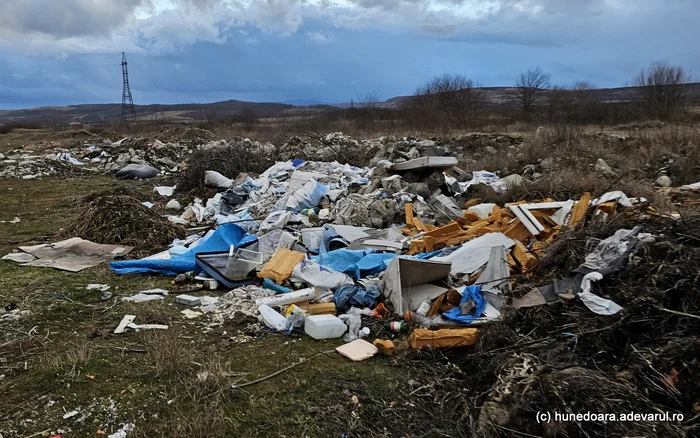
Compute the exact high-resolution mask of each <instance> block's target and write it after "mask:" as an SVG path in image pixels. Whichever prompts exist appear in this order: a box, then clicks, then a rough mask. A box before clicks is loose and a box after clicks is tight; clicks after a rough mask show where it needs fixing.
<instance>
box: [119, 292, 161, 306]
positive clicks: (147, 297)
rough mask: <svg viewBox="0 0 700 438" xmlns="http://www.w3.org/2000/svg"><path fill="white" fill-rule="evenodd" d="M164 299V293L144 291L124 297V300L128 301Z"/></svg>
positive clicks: (143, 301) (138, 301)
mask: <svg viewBox="0 0 700 438" xmlns="http://www.w3.org/2000/svg"><path fill="white" fill-rule="evenodd" d="M162 299H164V297H163V295H158V294H145V293H143V292H139V293H137V294H136V295H132V296H130V297H123V298H122V301H128V302H132V303H145V302H146V301H155V300H162Z"/></svg>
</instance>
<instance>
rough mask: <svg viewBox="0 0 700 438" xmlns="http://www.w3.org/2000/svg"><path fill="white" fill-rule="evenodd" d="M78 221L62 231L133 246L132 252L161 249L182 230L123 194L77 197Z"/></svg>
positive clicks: (182, 234) (85, 237)
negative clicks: (78, 204) (79, 206)
mask: <svg viewBox="0 0 700 438" xmlns="http://www.w3.org/2000/svg"><path fill="white" fill-rule="evenodd" d="M80 204H82V205H83V207H82V209H81V211H80V214H79V216H78V219H77V221H76V222H75V223H74V224H73V225H71V226H70V227H68V228H67V229H65V230H64V232H63V234H65V235H69V236H78V237H82V238H83V239H87V240H90V241H93V242H96V243H103V244H119V245H127V246H134V247H135V248H136V251H135V253H136V254H135V255H139V254H142V253H151V252H153V250H156V249H162V248H163V247H164V246H167V245H168V244H170V243H171V242H172V241H173V240H174V239H175V238H180V239H182V238H184V237H185V234H186V232H185V230H184V229H183V228H182V227H180V226H178V225H175V224H173V223H171V222H169V221H168V220H167V219H165V218H163V217H161V216H160V215H159V214H158V213H156V212H154V211H153V210H151V209H149V208H147V207H145V206H144V205H142V204H141V201H139V200H138V199H136V198H133V197H131V196H129V195H124V194H100V193H93V194H91V195H88V196H87V197H85V198H83V200H81V201H80Z"/></svg>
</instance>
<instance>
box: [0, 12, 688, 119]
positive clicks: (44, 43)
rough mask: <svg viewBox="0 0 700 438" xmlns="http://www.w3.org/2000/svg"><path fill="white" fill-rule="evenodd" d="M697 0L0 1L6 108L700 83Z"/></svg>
mask: <svg viewBox="0 0 700 438" xmlns="http://www.w3.org/2000/svg"><path fill="white" fill-rule="evenodd" d="M699 22H700V2H699V1H698V0H465V1H461V0H0V109H11V108H23V107H34V106H44V105H69V104H78V103H108V102H121V87H122V82H121V66H120V62H121V52H126V54H127V58H128V61H129V73H130V80H131V87H132V91H133V96H134V102H135V103H136V104H146V103H189V102H213V101H220V100H228V99H238V100H250V101H272V102H284V101H292V100H308V101H318V102H347V101H349V100H350V99H353V98H354V99H357V98H358V96H364V95H366V94H368V93H376V94H377V96H378V97H379V98H380V99H382V100H384V99H388V98H391V97H393V96H396V95H406V94H411V93H412V92H413V91H414V90H415V88H416V87H417V86H418V85H420V84H421V83H422V82H423V81H425V79H426V78H428V77H431V76H434V75H438V74H440V73H443V72H450V73H461V74H464V75H466V76H468V77H471V78H473V79H475V80H477V81H479V82H481V83H483V84H484V85H487V86H504V85H510V84H512V82H513V78H514V77H515V75H516V74H517V73H518V72H520V71H522V70H524V69H526V68H527V67H528V66H530V65H541V66H542V68H543V69H544V70H546V71H548V72H550V73H551V74H552V82H553V83H555V84H568V83H573V82H575V81H577V80H587V81H589V82H591V83H593V84H594V85H596V86H599V87H615V86H621V85H624V84H625V83H626V82H628V81H630V80H631V78H632V77H633V76H634V75H635V74H636V73H637V72H638V71H639V70H640V69H641V68H642V67H644V66H646V65H648V64H649V62H651V61H655V60H668V61H669V62H670V63H672V64H680V65H683V66H684V67H685V68H686V69H688V70H689V71H690V72H691V73H692V75H693V77H695V78H697V77H698V74H700V57H699V56H698V48H697V44H698V41H700V26H699V25H698V23H699Z"/></svg>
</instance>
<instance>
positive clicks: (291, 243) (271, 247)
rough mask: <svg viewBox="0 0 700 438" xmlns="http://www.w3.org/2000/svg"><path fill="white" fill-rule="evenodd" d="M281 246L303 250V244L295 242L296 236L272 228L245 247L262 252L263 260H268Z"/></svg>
mask: <svg viewBox="0 0 700 438" xmlns="http://www.w3.org/2000/svg"><path fill="white" fill-rule="evenodd" d="M282 248H287V249H291V250H294V251H299V252H303V246H302V245H300V244H299V243H298V242H297V239H296V237H294V236H293V235H292V234H291V233H289V232H287V231H284V230H272V231H270V232H269V233H267V234H265V235H262V236H259V237H258V241H257V242H254V243H252V244H251V245H250V246H248V247H247V248H246V249H250V250H252V251H258V252H260V253H262V255H263V260H264V261H268V260H270V258H272V256H274V255H275V253H276V252H277V251H279V250H280V249H282Z"/></svg>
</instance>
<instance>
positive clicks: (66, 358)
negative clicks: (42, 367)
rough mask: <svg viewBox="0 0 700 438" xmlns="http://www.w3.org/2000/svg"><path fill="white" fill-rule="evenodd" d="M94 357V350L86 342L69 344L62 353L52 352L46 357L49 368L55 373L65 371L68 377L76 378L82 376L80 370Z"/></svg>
mask: <svg viewBox="0 0 700 438" xmlns="http://www.w3.org/2000/svg"><path fill="white" fill-rule="evenodd" d="M91 357H92V350H91V349H90V346H89V344H88V343H87V342H86V341H75V342H68V343H66V344H65V345H64V348H63V349H62V350H61V352H60V353H58V354H57V353H55V352H50V353H47V354H46V355H45V357H44V361H45V363H46V365H47V367H48V368H49V369H51V370H54V371H60V370H65V371H66V373H67V375H68V377H70V378H74V377H76V376H78V375H79V374H80V368H81V367H83V366H85V365H86V364H87V363H88V361H90V358H91Z"/></svg>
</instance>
